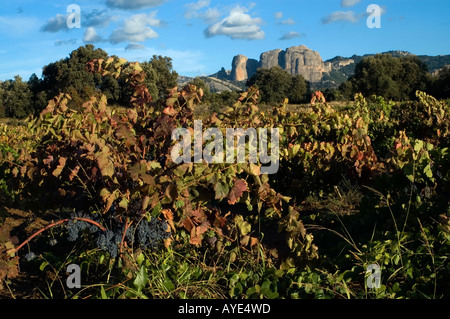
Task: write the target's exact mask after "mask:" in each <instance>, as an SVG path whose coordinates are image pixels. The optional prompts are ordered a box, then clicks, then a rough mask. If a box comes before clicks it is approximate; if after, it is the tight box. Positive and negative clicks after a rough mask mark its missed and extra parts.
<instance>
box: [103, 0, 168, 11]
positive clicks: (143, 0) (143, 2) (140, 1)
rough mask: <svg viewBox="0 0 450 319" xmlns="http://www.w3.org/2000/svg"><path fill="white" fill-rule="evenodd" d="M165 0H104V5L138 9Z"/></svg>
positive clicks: (150, 6) (164, 0) (152, 5)
mask: <svg viewBox="0 0 450 319" xmlns="http://www.w3.org/2000/svg"><path fill="white" fill-rule="evenodd" d="M164 2H166V0H106V6H107V7H109V8H114V9H123V10H138V9H143V8H152V7H157V6H160V5H161V4H163V3H164Z"/></svg>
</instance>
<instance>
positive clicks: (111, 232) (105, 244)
mask: <svg viewBox="0 0 450 319" xmlns="http://www.w3.org/2000/svg"><path fill="white" fill-rule="evenodd" d="M76 217H84V218H89V219H93V217H92V216H86V215H83V214H82V213H76V214H72V219H71V220H70V221H69V222H68V223H67V239H68V240H69V241H76V240H77V239H78V237H79V234H80V232H83V231H85V230H88V231H89V232H90V233H92V234H94V237H95V243H96V245H97V247H98V248H100V249H102V250H103V251H106V252H108V253H109V255H110V256H111V258H116V257H117V256H118V254H119V247H120V245H121V242H122V237H123V233H124V231H125V225H124V224H123V223H120V222H118V221H117V220H116V219H114V218H111V217H110V218H108V219H106V220H104V221H103V222H101V224H103V225H108V229H107V230H106V231H102V230H100V229H99V228H98V227H97V226H95V225H93V224H90V223H87V222H85V221H81V220H77V219H76ZM97 222H98V221H97ZM167 228H168V227H167V223H166V222H165V221H161V220H159V219H157V218H152V219H151V220H150V221H147V220H146V219H143V220H141V221H140V222H139V223H138V224H137V226H131V227H128V229H127V232H126V234H125V237H124V241H126V242H127V243H128V244H129V245H131V246H134V245H138V246H139V247H140V248H142V249H152V250H155V249H157V248H158V247H159V245H160V244H161V242H162V241H163V240H164V239H167V238H168V237H169V236H170V233H169V232H167Z"/></svg>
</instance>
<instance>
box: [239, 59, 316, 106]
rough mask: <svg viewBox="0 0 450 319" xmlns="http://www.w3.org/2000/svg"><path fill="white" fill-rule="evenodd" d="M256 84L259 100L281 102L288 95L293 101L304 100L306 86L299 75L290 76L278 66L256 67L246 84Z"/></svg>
mask: <svg viewBox="0 0 450 319" xmlns="http://www.w3.org/2000/svg"><path fill="white" fill-rule="evenodd" d="M253 85H254V86H257V87H258V88H259V89H260V90H261V102H265V103H276V104H278V103H281V102H282V101H283V100H284V98H286V97H288V98H289V99H290V100H291V102H293V103H300V102H303V101H304V100H305V96H306V93H307V91H308V86H307V83H306V80H305V79H304V78H303V76H301V75H296V76H291V75H290V74H289V73H288V72H287V71H285V70H283V69H282V68H281V67H279V66H275V67H273V68H271V69H262V68H260V69H258V71H257V72H256V73H255V75H253V77H252V78H251V79H249V80H248V82H247V86H249V87H250V86H253Z"/></svg>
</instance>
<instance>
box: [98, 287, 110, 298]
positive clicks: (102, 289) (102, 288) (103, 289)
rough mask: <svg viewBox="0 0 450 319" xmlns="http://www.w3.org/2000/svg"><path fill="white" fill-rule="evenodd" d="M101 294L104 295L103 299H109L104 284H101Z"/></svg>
mask: <svg viewBox="0 0 450 319" xmlns="http://www.w3.org/2000/svg"><path fill="white" fill-rule="evenodd" d="M100 294H101V296H102V299H108V296H107V295H106V291H105V288H104V287H103V286H101V288H100Z"/></svg>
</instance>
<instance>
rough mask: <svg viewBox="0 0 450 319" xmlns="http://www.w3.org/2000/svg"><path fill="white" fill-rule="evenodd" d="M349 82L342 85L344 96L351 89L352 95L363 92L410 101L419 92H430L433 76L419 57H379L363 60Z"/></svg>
mask: <svg viewBox="0 0 450 319" xmlns="http://www.w3.org/2000/svg"><path fill="white" fill-rule="evenodd" d="M349 82H350V83H351V84H349V83H345V84H343V85H341V89H342V91H343V92H344V94H345V93H347V94H348V92H346V91H348V90H349V89H351V94H352V95H353V94H355V93H358V92H360V93H362V94H363V95H365V96H370V95H377V96H382V97H384V98H385V99H390V100H411V99H414V98H415V92H416V91H417V90H421V91H425V90H427V88H428V87H429V83H430V76H429V73H428V69H427V66H426V65H425V64H424V63H423V62H422V61H420V59H419V58H418V57H417V56H407V57H393V56H392V55H390V54H377V55H375V56H372V57H366V58H363V59H362V60H361V61H360V62H359V63H358V64H357V65H356V67H355V74H354V75H353V76H352V77H351V78H350V79H349Z"/></svg>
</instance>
